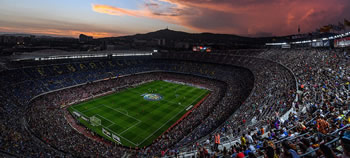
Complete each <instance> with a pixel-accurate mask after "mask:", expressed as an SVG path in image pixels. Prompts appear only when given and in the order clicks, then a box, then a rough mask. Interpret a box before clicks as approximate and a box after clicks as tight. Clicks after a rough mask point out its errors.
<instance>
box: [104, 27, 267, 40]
mask: <svg viewBox="0 0 350 158" xmlns="http://www.w3.org/2000/svg"><path fill="white" fill-rule="evenodd" d="M100 39H102V40H118V39H123V40H133V39H139V40H151V39H166V40H167V41H192V42H202V41H205V42H213V43H217V42H220V43H228V42H250V41H254V42H259V41H265V40H266V38H251V37H242V36H237V35H230V34H214V33H187V32H182V31H174V30H169V29H163V30H158V31H155V32H149V33H145V34H135V35H129V36H120V37H107V38H100Z"/></svg>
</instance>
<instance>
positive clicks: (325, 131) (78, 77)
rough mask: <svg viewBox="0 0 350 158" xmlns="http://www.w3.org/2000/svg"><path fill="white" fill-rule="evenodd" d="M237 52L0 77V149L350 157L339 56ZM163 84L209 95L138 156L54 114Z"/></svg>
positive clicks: (345, 73)
mask: <svg viewBox="0 0 350 158" xmlns="http://www.w3.org/2000/svg"><path fill="white" fill-rule="evenodd" d="M236 52H237V53H238V54H237V55H235V54H229V53H220V54H214V53H212V54H205V53H197V54H192V53H176V54H175V53H163V54H158V55H154V56H153V57H152V58H142V59H138V58H136V59H125V60H100V61H96V60H95V61H82V62H68V61H67V62H63V63H57V64H55V65H48V64H47V63H45V65H44V66H42V65H30V64H29V66H28V65H26V67H25V68H20V69H14V70H10V71H9V70H7V71H2V72H0V75H1V77H0V81H1V82H0V101H1V104H2V105H1V106H0V113H1V114H2V115H0V118H1V120H0V122H1V124H0V128H1V135H0V136H1V137H0V151H1V152H2V153H4V154H7V155H9V156H11V155H12V156H23V155H24V156H29V157H50V156H55V157H62V156H68V157H70V156H73V157H74V156H81V157H88V156H102V157H122V156H125V155H128V156H139V157H151V156H162V155H165V154H166V155H168V156H175V155H179V154H184V153H197V154H198V156H199V157H213V156H214V157H216V156H223V157H236V156H237V157H244V156H246V157H259V156H264V157H301V156H306V157H319V156H321V155H324V157H334V156H335V155H338V156H339V155H343V157H346V156H349V154H348V153H350V134H348V133H347V132H343V131H344V130H346V129H347V127H348V123H349V121H350V117H349V114H348V110H349V109H348V106H349V103H350V96H349V91H350V84H349V82H350V76H349V73H350V72H349V71H350V64H349V63H350V61H349V59H348V55H347V53H346V51H344V50H325V49H291V50H280V49H271V50H260V51H259V50H254V51H252V52H253V53H249V54H247V55H245V54H246V53H244V52H247V51H236ZM248 52H249V51H248ZM159 71H160V72H159ZM151 72H152V73H151ZM165 72H168V73H165ZM139 73H140V74H139ZM129 74H132V75H130V76H125V75H129ZM180 74H181V75H180ZM104 79H109V80H104ZM164 79H168V80H175V81H180V82H186V83H192V84H194V85H200V86H202V87H207V88H208V89H211V90H212V93H211V95H210V96H209V97H208V98H207V99H206V100H205V101H204V102H203V103H202V105H201V106H199V107H198V108H197V109H196V110H194V111H193V112H192V114H190V115H189V116H188V117H186V118H185V119H184V120H182V121H181V122H180V123H179V124H178V125H176V126H174V127H173V128H172V129H170V130H169V131H168V132H166V133H164V134H163V135H162V136H161V137H159V138H158V139H157V140H155V141H154V142H153V144H152V145H150V146H148V147H146V148H142V149H129V148H125V147H122V146H118V145H117V146H115V145H111V144H110V143H108V141H106V142H105V141H102V142H100V141H94V140H91V139H89V138H88V137H86V136H84V135H82V134H79V132H78V131H76V130H75V129H73V128H72V127H71V126H70V124H69V123H68V122H67V120H66V118H65V116H66V115H68V113H67V111H65V110H64V109H65V108H62V107H66V106H69V105H70V104H71V103H75V102H77V101H79V100H81V99H85V98H88V97H91V96H96V95H99V94H103V93H106V92H112V91H118V90H120V89H122V88H126V87H128V86H132V85H135V84H138V83H141V82H147V81H151V80H164ZM77 85H79V86H77ZM70 86H73V87H72V88H67V87H70ZM62 88H63V89H62ZM46 92H50V93H47V94H46ZM40 94H41V95H40ZM38 95H40V96H39V97H36V96H38ZM218 135H219V136H220V139H219V145H218V147H216V146H215V145H214V144H215V142H216V143H217V142H218V141H217V140H218V139H217V136H218ZM338 139H339V140H341V141H339V140H338ZM220 140H221V141H220ZM339 142H341V143H339ZM217 144H218V143H217ZM341 147H342V148H341Z"/></svg>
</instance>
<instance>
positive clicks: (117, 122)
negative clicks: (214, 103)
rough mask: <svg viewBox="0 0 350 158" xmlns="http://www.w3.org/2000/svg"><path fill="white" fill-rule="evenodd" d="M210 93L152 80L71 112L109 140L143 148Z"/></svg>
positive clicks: (82, 105)
mask: <svg viewBox="0 0 350 158" xmlns="http://www.w3.org/2000/svg"><path fill="white" fill-rule="evenodd" d="M208 94H209V91H208V90H206V89H200V88H196V87H190V86H187V85H184V83H182V84H176V83H171V82H166V81H153V82H149V83H145V84H142V85H139V86H136V87H135V88H130V89H126V90H124V91H122V92H119V93H114V94H111V95H106V96H103V97H98V98H96V99H92V100H89V101H87V102H82V103H80V104H78V105H74V106H71V107H70V109H69V111H70V112H72V113H73V114H75V115H77V117H80V119H81V120H80V121H81V123H82V124H84V125H85V126H87V127H89V128H91V130H93V131H95V132H96V133H99V134H100V135H101V136H103V137H105V138H106V139H109V140H111V141H116V142H117V143H119V144H122V145H125V146H132V147H144V146H146V145H149V144H151V143H152V141H153V140H154V139H156V138H157V137H159V136H160V135H161V134H162V133H163V132H164V131H165V130H167V129H169V127H170V126H171V125H172V124H174V123H175V122H177V121H178V120H179V119H180V118H181V117H182V116H183V115H184V114H186V113H187V111H189V112H190V110H191V109H192V108H193V107H194V106H198V105H199V104H200V101H201V100H204V99H205V98H204V97H206V96H207V95H208ZM145 110H146V111H145ZM164 116H167V117H164Z"/></svg>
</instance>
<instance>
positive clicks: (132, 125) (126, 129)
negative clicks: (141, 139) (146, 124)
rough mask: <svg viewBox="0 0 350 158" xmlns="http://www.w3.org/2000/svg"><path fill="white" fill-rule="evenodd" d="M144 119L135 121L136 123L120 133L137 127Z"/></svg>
mask: <svg viewBox="0 0 350 158" xmlns="http://www.w3.org/2000/svg"><path fill="white" fill-rule="evenodd" d="M141 122H142V121H138V122H137V123H135V124H134V125H132V126H130V127H129V128H127V129H125V130H124V131H123V132H120V133H119V134H123V133H124V132H126V131H128V130H129V129H130V128H133V127H135V126H136V125H138V124H139V123H141Z"/></svg>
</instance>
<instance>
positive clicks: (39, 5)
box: [0, 0, 350, 38]
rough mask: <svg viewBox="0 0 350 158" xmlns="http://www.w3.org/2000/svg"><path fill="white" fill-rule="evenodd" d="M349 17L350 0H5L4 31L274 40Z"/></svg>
mask: <svg viewBox="0 0 350 158" xmlns="http://www.w3.org/2000/svg"><path fill="white" fill-rule="evenodd" d="M344 18H347V19H350V0H1V1H0V32H3V33H4V32H5V33H15V32H16V33H32V34H43V35H52V36H70V37H78V35H79V34H81V33H84V34H87V35H92V36H94V37H95V38H99V37H109V36H121V35H130V34H136V33H146V32H151V31H156V30H159V29H164V28H166V27H169V28H170V29H172V30H178V31H186V32H213V33H227V34H237V35H243V36H271V35H288V34H295V33H297V28H298V25H300V27H301V31H302V32H311V31H314V30H315V29H316V28H319V27H321V26H323V25H327V24H338V22H342V21H343V19H344Z"/></svg>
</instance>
